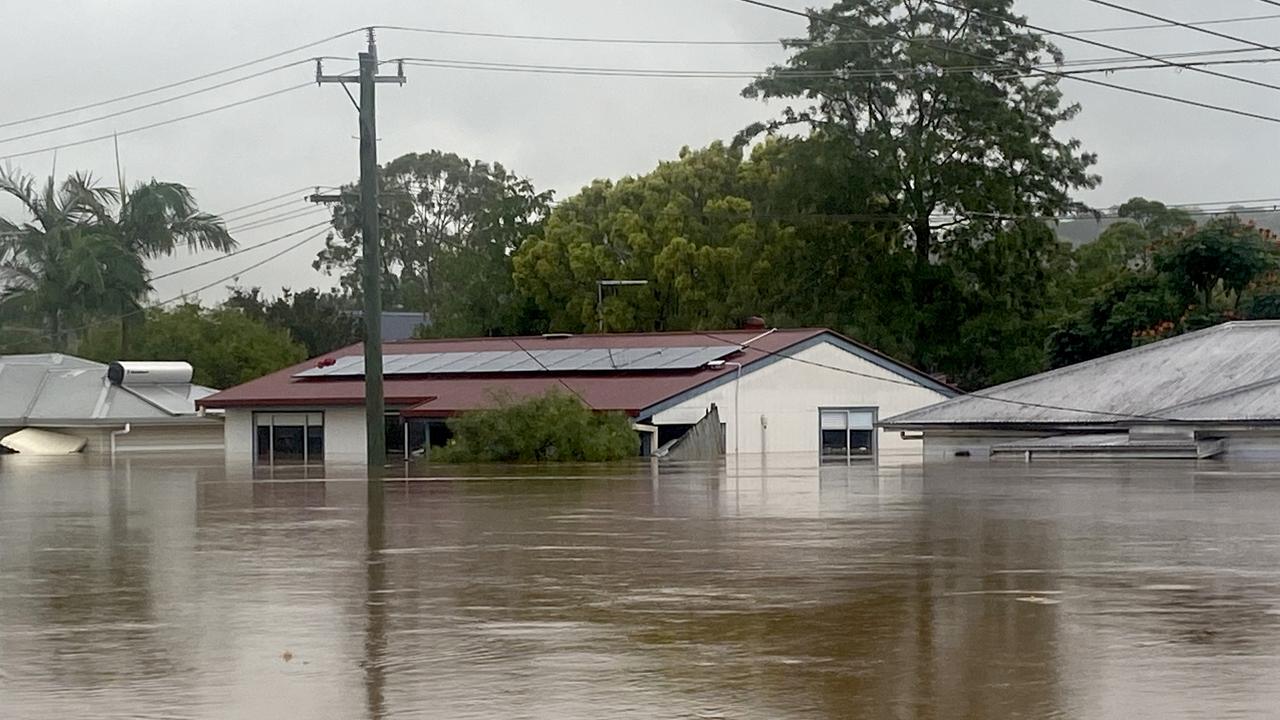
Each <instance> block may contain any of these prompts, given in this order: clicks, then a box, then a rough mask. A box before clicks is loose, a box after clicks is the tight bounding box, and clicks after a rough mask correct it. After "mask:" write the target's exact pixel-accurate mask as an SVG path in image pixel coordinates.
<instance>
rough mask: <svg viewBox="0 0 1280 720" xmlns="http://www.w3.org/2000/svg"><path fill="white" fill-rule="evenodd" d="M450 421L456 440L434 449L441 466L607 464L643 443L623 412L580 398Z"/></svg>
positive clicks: (532, 401)
mask: <svg viewBox="0 0 1280 720" xmlns="http://www.w3.org/2000/svg"><path fill="white" fill-rule="evenodd" d="M496 400H497V406H496V407H495V408H493V409H490V410H476V411H474V412H470V413H466V414H464V415H460V416H458V417H455V418H453V419H451V420H449V428H450V429H451V430H452V431H453V440H452V441H451V442H450V444H449V445H448V446H447V447H444V448H441V449H439V450H436V451H433V457H434V458H435V459H438V460H441V461H443V462H548V461H554V462H572V461H585V462H607V461H615V460H623V459H626V458H629V457H634V456H635V455H636V454H638V453H639V450H640V439H639V436H637V435H636V432H635V430H633V429H632V428H631V421H630V420H629V419H627V417H626V416H625V415H622V414H621V413H596V412H594V411H592V410H591V409H590V408H588V407H586V406H585V405H583V404H582V402H581V401H580V400H578V398H576V397H574V396H572V395H569V394H567V393H564V392H559V391H555V390H553V391H551V392H548V393H547V394H545V395H541V396H538V397H532V398H526V399H522V400H516V399H513V398H512V397H510V396H498V397H497V398H496Z"/></svg>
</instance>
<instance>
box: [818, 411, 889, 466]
mask: <svg viewBox="0 0 1280 720" xmlns="http://www.w3.org/2000/svg"><path fill="white" fill-rule="evenodd" d="M818 419H819V422H818V432H819V434H820V435H821V438H820V448H821V450H820V453H821V456H822V462H824V463H829V462H850V461H853V460H874V459H875V457H876V408H822V409H820V410H819V411H818Z"/></svg>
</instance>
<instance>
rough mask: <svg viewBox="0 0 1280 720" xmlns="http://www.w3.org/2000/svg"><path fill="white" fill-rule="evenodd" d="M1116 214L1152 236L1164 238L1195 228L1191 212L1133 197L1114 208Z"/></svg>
mask: <svg viewBox="0 0 1280 720" xmlns="http://www.w3.org/2000/svg"><path fill="white" fill-rule="evenodd" d="M1116 214H1117V215H1119V216H1120V217H1122V218H1125V219H1127V220H1131V221H1133V222H1135V223H1137V224H1138V225H1140V226H1141V227H1142V229H1143V230H1144V231H1146V233H1147V235H1148V236H1150V237H1152V238H1165V237H1171V236H1174V235H1178V234H1181V233H1184V232H1186V231H1188V230H1193V229H1195V226H1196V221H1195V220H1194V219H1192V217H1191V213H1189V212H1187V211H1186V210H1183V209H1181V208H1171V207H1169V206H1168V205H1165V204H1164V203H1162V202H1159V201H1156V200H1148V199H1146V198H1142V197H1135V198H1132V199H1130V200H1129V201H1128V202H1126V203H1124V204H1123V205H1121V206H1120V207H1119V208H1117V209H1116Z"/></svg>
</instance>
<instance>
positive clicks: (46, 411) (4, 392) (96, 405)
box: [0, 353, 215, 427]
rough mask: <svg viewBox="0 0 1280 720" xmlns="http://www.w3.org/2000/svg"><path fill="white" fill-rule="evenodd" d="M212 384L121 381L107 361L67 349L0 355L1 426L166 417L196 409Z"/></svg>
mask: <svg viewBox="0 0 1280 720" xmlns="http://www.w3.org/2000/svg"><path fill="white" fill-rule="evenodd" d="M214 392H215V391H214V390H212V389H211V388H207V387H203V386H200V385H193V384H190V383H184V384H178V385H150V386H143V387H121V386H118V385H112V384H111V383H110V382H108V381H107V366H106V365H103V364H101V363H96V362H92V361H89V360H83V359H81V358H77V357H72V356H70V355H59V354H56V353H53V354H46V355H0V427H21V426H27V425H50V424H58V423H65V424H89V425H92V424H104V425H106V424H116V425H118V424H120V423H124V422H139V423H147V422H166V421H173V420H174V419H182V418H191V417H193V416H195V415H196V408H195V401H196V400H198V399H200V398H203V397H206V396H208V395H212V394H213V393H214Z"/></svg>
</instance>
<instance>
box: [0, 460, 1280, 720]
mask: <svg viewBox="0 0 1280 720" xmlns="http://www.w3.org/2000/svg"><path fill="white" fill-rule="evenodd" d="M447 472H453V473H454V476H453V477H452V478H450V477H445V475H444V474H445V473H447ZM422 474H423V475H436V476H437V477H435V478H432V479H430V480H414V481H404V480H392V481H389V482H387V483H385V485H383V486H381V487H378V486H374V488H373V489H372V490H370V489H368V488H367V487H366V484H365V483H364V482H363V481H357V480H354V479H350V478H354V477H355V473H347V474H343V473H342V472H341V471H339V470H337V469H330V470H329V471H328V476H329V477H328V478H327V479H307V480H301V479H296V478H288V477H279V478H275V479H270V478H260V479H258V480H253V479H251V478H250V477H249V476H248V474H247V473H246V472H245V471H236V470H232V471H228V470H227V469H224V467H223V465H222V462H221V457H220V456H217V457H212V458H203V459H202V458H191V457H186V458H168V459H148V460H131V461H117V463H116V464H115V467H114V468H112V467H111V465H110V464H109V462H107V461H101V460H96V459H93V458H88V457H79V458H74V459H71V460H63V459H58V460H54V461H49V460H40V459H35V458H18V457H16V456H9V457H4V458H0V715H3V716H4V717H6V718H10V717H11V718H22V719H24V720H25V719H37V720H45V719H53V718H58V719H61V718H69V717H77V718H88V717H92V718H139V717H148V718H150V717H156V718H159V717H164V718H210V719H212V718H309V719H314V718H335V719H337V718H343V719H346V718H369V719H371V720H374V719H380V718H557V719H561V718H564V719H570V720H572V719H576V718H761V719H764V718H975V719H976V718H1052V717H1062V718H1133V717H1160V718H1193V717H1194V718H1202V717H1214V718H1227V717H1271V716H1274V714H1275V713H1276V709H1277V708H1280V513H1278V512H1277V510H1278V509H1280V471H1278V472H1267V468H1265V467H1256V466H1255V467H1249V466H1228V465H1222V464H1205V465H1202V466H1200V468H1199V469H1198V470H1197V469H1195V468H1192V467H1190V466H1188V465H1186V464H1180V463H1163V464H1147V465H1139V464H1081V465H1074V466H1067V465H1051V464H1038V465H1031V466H1025V465H1022V464H995V465H988V464H973V465H947V466H936V467H933V466H931V467H928V468H921V467H918V466H917V467H907V468H892V469H891V468H882V469H880V470H878V471H877V470H875V469H872V468H870V467H854V468H844V467H838V468H824V469H822V470H821V471H819V470H817V469H815V468H812V467H809V468H804V467H800V466H798V465H793V466H788V465H787V464H786V463H776V464H775V463H773V462H772V461H771V463H770V465H769V466H768V467H766V468H761V467H760V466H759V465H758V464H753V465H750V466H747V465H745V464H744V466H743V467H742V468H741V469H740V470H737V471H735V470H734V468H733V466H732V464H730V466H729V467H728V468H727V469H726V468H718V469H717V468H709V467H696V466H690V467H684V468H675V469H671V468H663V469H662V470H661V471H657V470H654V469H651V468H650V466H649V465H647V464H633V465H625V466H621V467H611V468H607V469H601V468H599V467H594V468H593V467H586V468H583V467H576V468H554V469H537V468H498V469H490V470H485V471H471V472H465V473H463V472H461V471H458V470H456V469H454V470H448V469H440V468H435V469H432V470H429V471H423V473H422ZM464 475H465V477H464Z"/></svg>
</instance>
